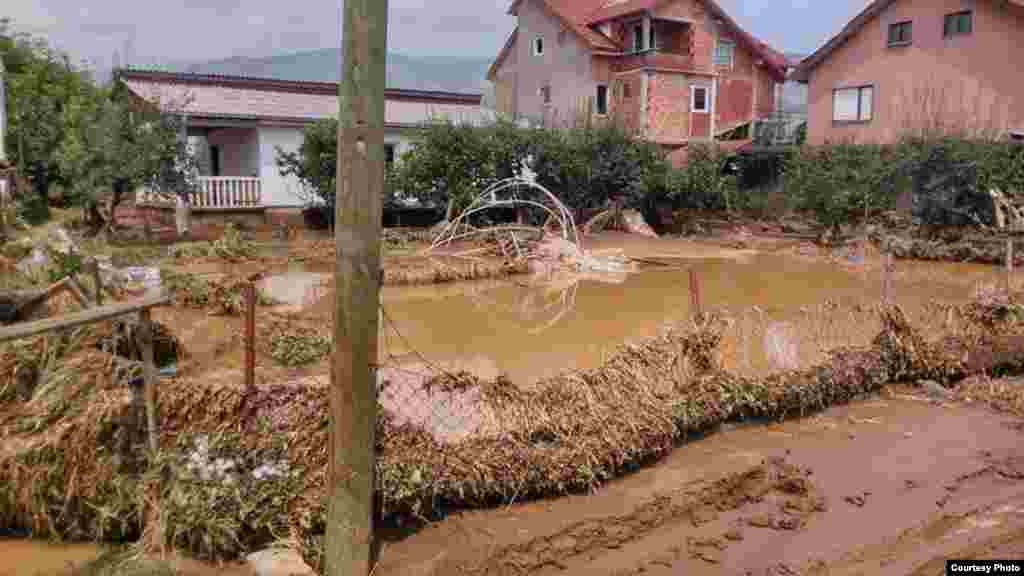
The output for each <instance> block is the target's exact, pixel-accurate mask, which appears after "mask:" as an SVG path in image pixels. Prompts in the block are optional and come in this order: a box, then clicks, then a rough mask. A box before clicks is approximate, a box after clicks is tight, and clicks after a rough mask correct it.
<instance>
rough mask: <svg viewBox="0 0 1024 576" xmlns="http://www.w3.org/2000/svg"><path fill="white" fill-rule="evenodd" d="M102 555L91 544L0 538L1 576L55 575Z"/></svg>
mask: <svg viewBox="0 0 1024 576" xmlns="http://www.w3.org/2000/svg"><path fill="white" fill-rule="evenodd" d="M101 553H102V550H101V549H100V548H99V547H98V546H94V545H92V544H49V543H46V542H39V541H31V540H9V539H0V576H54V575H56V574H59V573H61V572H62V571H67V570H69V568H71V567H79V566H81V565H83V564H85V563H87V562H89V561H91V560H95V559H96V558H97V557H99V555H100V554H101Z"/></svg>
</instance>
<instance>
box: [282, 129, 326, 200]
mask: <svg viewBox="0 0 1024 576" xmlns="http://www.w3.org/2000/svg"><path fill="white" fill-rule="evenodd" d="M275 152H276V158H275V162H276V163H277V167H278V170H280V172H281V175H282V176H295V177H296V178H298V180H299V181H300V182H301V183H302V184H303V185H304V186H305V187H306V188H307V189H308V190H309V191H310V192H312V194H313V195H314V196H315V197H316V198H319V199H320V200H322V201H323V202H324V203H325V204H326V205H327V207H328V208H330V209H331V210H333V209H334V195H335V188H336V182H337V178H338V120H337V119H335V118H329V119H327V120H320V121H318V122H316V123H315V124H313V125H311V126H308V127H306V129H305V130H303V133H302V144H300V145H299V149H298V150H297V151H295V152H286V151H285V150H283V149H282V148H281V147H280V146H278V147H277V148H276V149H275ZM306 200H307V201H312V200H313V198H307V199H306Z"/></svg>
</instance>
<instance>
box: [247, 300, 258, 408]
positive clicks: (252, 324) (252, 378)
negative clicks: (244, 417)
mask: <svg viewBox="0 0 1024 576" xmlns="http://www.w3.org/2000/svg"><path fill="white" fill-rule="evenodd" d="M255 387H256V284H255V283H253V282H249V283H247V284H246V285H245V395H246V396H249V395H250V394H252V391H253V389H254V388H255Z"/></svg>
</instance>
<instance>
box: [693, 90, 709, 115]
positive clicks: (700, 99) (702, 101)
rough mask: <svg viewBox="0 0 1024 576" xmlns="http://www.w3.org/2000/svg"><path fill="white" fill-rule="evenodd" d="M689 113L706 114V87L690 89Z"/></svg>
mask: <svg viewBox="0 0 1024 576" xmlns="http://www.w3.org/2000/svg"><path fill="white" fill-rule="evenodd" d="M690 111H691V112H703V113H707V112H708V89H707V87H706V86H691V87H690Z"/></svg>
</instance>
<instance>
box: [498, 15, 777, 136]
mask: <svg viewBox="0 0 1024 576" xmlns="http://www.w3.org/2000/svg"><path fill="white" fill-rule="evenodd" d="M508 13H509V14H510V15H512V16H515V17H516V19H517V26H516V28H515V30H513V32H512V34H511V35H510V36H509V38H508V41H507V42H506V43H505V46H504V47H503V48H502V50H501V52H500V53H499V54H498V56H497V58H496V59H495V61H494V63H493V65H492V66H491V68H490V70H489V73H488V79H489V80H491V81H492V82H493V83H494V84H495V96H496V108H497V110H498V112H499V113H502V114H504V115H507V116H510V117H513V118H516V119H519V120H526V121H529V122H531V123H534V124H543V125H548V126H568V125H572V124H574V123H575V122H576V121H577V120H578V119H580V118H583V119H586V118H587V117H588V116H590V117H591V120H597V121H602V120H603V119H608V118H617V119H618V120H619V121H621V122H623V123H624V124H626V125H627V126H629V127H631V128H632V129H634V130H636V131H637V132H638V133H639V134H641V135H642V136H643V137H645V138H647V139H649V140H651V141H654V142H657V143H659V144H662V145H664V146H666V147H667V148H669V149H678V148H680V147H682V146H684V145H685V144H686V143H688V142H691V141H707V140H711V139H713V138H716V137H720V136H722V135H723V134H726V133H729V132H731V131H733V130H735V129H737V128H740V127H743V126H746V125H751V124H752V123H754V122H756V121H757V120H758V119H759V118H762V117H765V116H767V115H769V114H771V113H772V112H773V111H775V110H776V109H777V104H778V102H779V100H780V91H781V85H782V84H783V83H784V82H785V80H786V74H787V71H788V69H789V67H790V62H789V61H788V60H787V59H786V57H785V56H784V55H783V54H781V53H779V52H777V51H775V50H774V49H772V48H771V47H769V46H768V45H767V44H765V43H764V42H761V41H760V40H758V39H756V38H754V37H753V36H751V35H750V34H748V33H747V32H745V31H744V30H743V29H742V28H740V26H739V25H738V24H736V22H735V21H734V20H733V19H732V18H731V17H730V16H729V15H728V14H727V13H726V12H725V11H724V10H723V9H722V8H721V7H720V6H719V5H718V4H717V3H716V2H715V1H714V0H515V1H514V2H513V3H512V5H511V7H510V8H509V11H508ZM751 133H752V132H751Z"/></svg>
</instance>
